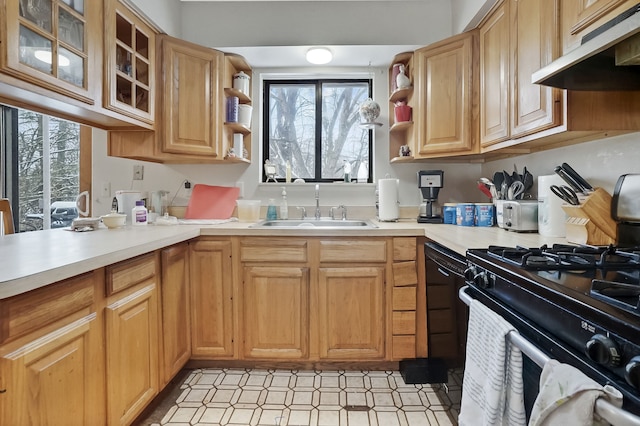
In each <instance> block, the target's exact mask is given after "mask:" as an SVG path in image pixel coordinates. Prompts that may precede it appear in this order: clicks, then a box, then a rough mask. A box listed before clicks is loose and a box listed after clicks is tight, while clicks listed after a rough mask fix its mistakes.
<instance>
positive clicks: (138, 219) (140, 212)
mask: <svg viewBox="0 0 640 426" xmlns="http://www.w3.org/2000/svg"><path fill="white" fill-rule="evenodd" d="M131 222H133V223H132V224H133V225H146V224H147V208H146V207H145V206H144V201H142V200H138V201H136V206H135V207H134V208H133V209H131Z"/></svg>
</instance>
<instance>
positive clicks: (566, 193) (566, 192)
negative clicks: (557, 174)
mask: <svg viewBox="0 0 640 426" xmlns="http://www.w3.org/2000/svg"><path fill="white" fill-rule="evenodd" d="M549 189H551V192H553V193H554V194H555V195H557V196H558V197H560V199H562V200H563V201H564V202H566V203H569V204H571V205H572V206H577V205H580V200H579V199H578V195H577V194H576V192H575V191H574V190H573V189H571V188H570V187H568V186H567V185H560V186H558V185H551V186H550V187H549Z"/></svg>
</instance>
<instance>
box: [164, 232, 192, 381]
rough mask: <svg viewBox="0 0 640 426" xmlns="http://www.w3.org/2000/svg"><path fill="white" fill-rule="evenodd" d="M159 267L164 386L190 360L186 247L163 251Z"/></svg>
mask: <svg viewBox="0 0 640 426" xmlns="http://www.w3.org/2000/svg"><path fill="white" fill-rule="evenodd" d="M161 265H162V266H161V268H162V269H161V270H162V281H161V292H160V293H161V305H160V306H161V315H162V333H161V338H162V370H163V377H162V385H165V384H167V383H168V382H169V380H171V379H172V378H173V377H174V376H175V375H176V374H177V373H178V372H179V371H180V369H181V368H182V367H184V365H185V364H186V363H187V361H189V358H190V357H191V333H189V330H190V329H191V318H190V315H191V300H190V298H191V293H190V289H191V286H190V285H189V245H188V244H187V243H181V244H178V245H175V246H172V247H169V248H166V249H163V250H162V251H161Z"/></svg>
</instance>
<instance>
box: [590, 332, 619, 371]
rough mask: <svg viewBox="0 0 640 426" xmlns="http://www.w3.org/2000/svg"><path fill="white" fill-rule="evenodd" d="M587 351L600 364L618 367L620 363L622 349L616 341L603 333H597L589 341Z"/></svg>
mask: <svg viewBox="0 0 640 426" xmlns="http://www.w3.org/2000/svg"><path fill="white" fill-rule="evenodd" d="M585 353H586V354H587V356H588V357H589V359H591V360H592V361H595V362H597V363H598V364H600V365H605V366H609V367H617V366H619V365H620V350H619V349H618V345H617V344H616V342H614V341H613V340H611V339H610V338H609V337H607V336H605V335H602V334H595V335H594V336H593V337H591V339H590V340H589V341H588V342H587V345H586V348H585Z"/></svg>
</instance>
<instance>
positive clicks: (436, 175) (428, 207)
mask: <svg viewBox="0 0 640 426" xmlns="http://www.w3.org/2000/svg"><path fill="white" fill-rule="evenodd" d="M443 175H444V172H443V171H442V170H420V171H419V172H418V188H420V192H421V193H422V199H423V202H422V203H421V204H420V209H419V210H418V223H442V222H443V220H442V215H439V214H434V212H433V211H434V209H433V206H434V203H436V202H437V201H438V192H440V188H442V184H443Z"/></svg>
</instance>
